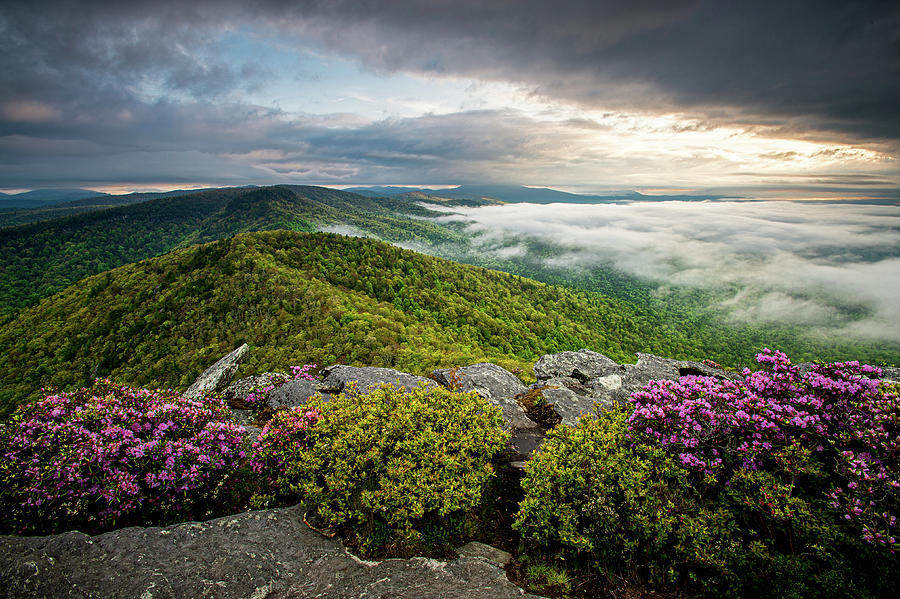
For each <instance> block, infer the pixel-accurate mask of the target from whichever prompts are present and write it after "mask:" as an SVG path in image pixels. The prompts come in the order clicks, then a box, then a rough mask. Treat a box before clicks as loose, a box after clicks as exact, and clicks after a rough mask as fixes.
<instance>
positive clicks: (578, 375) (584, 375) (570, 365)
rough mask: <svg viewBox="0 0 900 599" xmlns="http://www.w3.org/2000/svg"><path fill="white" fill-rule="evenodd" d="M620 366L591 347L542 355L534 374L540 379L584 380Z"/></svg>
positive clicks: (536, 364) (604, 373)
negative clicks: (564, 378) (568, 378)
mask: <svg viewBox="0 0 900 599" xmlns="http://www.w3.org/2000/svg"><path fill="white" fill-rule="evenodd" d="M618 368H619V365H618V364H616V363H615V362H614V361H613V360H611V359H610V358H607V357H606V356H604V355H603V354H598V353H597V352H595V351H591V350H589V349H579V350H578V351H577V352H574V351H564V352H561V353H558V354H547V355H544V356H541V357H540V358H539V359H538V361H537V362H535V364H534V376H535V377H536V378H537V379H538V380H539V381H540V380H547V379H552V378H557V377H562V376H564V377H571V378H574V379H578V380H580V381H582V382H584V381H588V380H590V379H593V378H596V377H598V376H604V375H606V374H609V373H611V372H615V371H616V370H617V369H618Z"/></svg>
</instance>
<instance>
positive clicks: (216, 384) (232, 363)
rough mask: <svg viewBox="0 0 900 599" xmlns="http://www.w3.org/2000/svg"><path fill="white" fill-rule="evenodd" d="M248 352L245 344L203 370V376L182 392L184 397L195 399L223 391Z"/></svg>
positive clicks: (248, 349)
mask: <svg viewBox="0 0 900 599" xmlns="http://www.w3.org/2000/svg"><path fill="white" fill-rule="evenodd" d="M249 351H250V348H249V347H248V346H247V344H246V343H245V344H243V345H241V346H240V347H239V348H237V349H236V350H234V351H233V352H231V353H230V354H228V355H227V356H225V357H223V358H222V359H220V360H219V361H218V362H216V363H215V364H213V365H212V366H210V367H209V368H207V369H206V370H204V371H203V374H201V375H200V376H199V377H197V380H196V381H194V383H193V384H192V385H191V386H190V387H188V390H187V391H185V392H184V396H185V397H188V398H190V399H197V398H198V397H201V396H202V395H203V394H204V393H215V392H216V391H221V390H222V389H224V388H225V387H226V386H227V385H228V383H229V382H231V379H232V378H233V377H234V374H235V373H236V372H237V369H238V366H239V365H240V363H241V362H242V361H243V360H244V358H245V357H246V356H247V352H249Z"/></svg>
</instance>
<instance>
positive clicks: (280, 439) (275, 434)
mask: <svg viewBox="0 0 900 599" xmlns="http://www.w3.org/2000/svg"><path fill="white" fill-rule="evenodd" d="M321 418H322V412H321V411H320V410H318V409H308V408H306V407H304V406H299V407H296V408H291V409H289V410H281V411H279V412H276V413H275V415H274V416H273V417H272V419H271V420H269V422H267V423H266V426H265V427H263V430H262V432H261V433H260V435H259V437H258V438H257V440H256V441H255V442H254V443H253V459H252V460H251V462H250V467H251V468H252V469H253V471H254V472H256V473H257V474H264V475H265V476H266V477H267V480H268V481H269V483H276V482H277V480H278V479H279V478H280V477H282V476H284V474H285V472H286V470H287V468H288V466H289V465H290V464H291V463H292V462H294V461H295V460H296V459H297V453H298V452H299V451H302V450H303V449H305V448H307V447H308V434H309V430H310V429H311V428H312V427H313V426H315V425H316V423H317V422H319V419H321Z"/></svg>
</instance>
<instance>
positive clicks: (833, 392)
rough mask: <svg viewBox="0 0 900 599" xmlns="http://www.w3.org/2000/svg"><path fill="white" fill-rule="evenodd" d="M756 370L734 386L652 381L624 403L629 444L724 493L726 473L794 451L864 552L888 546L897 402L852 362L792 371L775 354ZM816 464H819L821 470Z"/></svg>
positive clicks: (899, 496)
mask: <svg viewBox="0 0 900 599" xmlns="http://www.w3.org/2000/svg"><path fill="white" fill-rule="evenodd" d="M757 361H758V362H759V363H760V364H761V365H762V366H763V368H762V369H761V370H758V371H756V372H751V371H750V370H749V369H745V370H744V372H743V375H744V379H743V380H742V381H738V382H732V381H723V380H719V379H716V378H712V377H697V376H685V377H682V378H681V379H680V380H679V381H651V382H650V384H648V385H647V386H646V387H645V388H644V389H643V390H642V391H638V392H637V393H634V394H633V395H632V396H631V402H632V403H633V404H634V412H633V413H632V415H631V416H630V418H629V421H628V422H629V431H630V434H631V435H632V437H643V438H645V439H646V438H650V439H653V440H655V441H656V442H658V443H660V444H662V445H663V446H665V447H666V448H668V449H669V450H670V451H672V452H674V453H676V455H677V456H678V458H679V460H680V461H681V463H682V464H683V465H684V466H685V467H688V468H691V469H694V470H697V471H699V472H701V473H702V474H704V475H708V476H711V477H713V478H715V479H716V480H720V481H722V482H723V483H726V484H727V480H725V479H727V477H728V475H729V472H730V471H732V469H735V468H744V469H749V470H755V469H758V468H768V467H772V458H773V456H774V455H775V454H776V452H778V451H780V450H782V449H784V448H786V447H788V446H791V445H795V444H799V445H800V446H802V447H805V448H807V449H808V450H810V452H812V453H813V454H814V455H818V456H819V459H820V460H822V461H823V465H825V466H827V468H828V471H829V472H831V473H832V479H833V480H832V488H833V491H832V492H831V495H830V497H831V505H832V507H834V508H838V509H841V510H842V511H843V513H844V518H845V519H846V520H858V522H859V524H860V526H861V527H862V536H863V538H864V539H865V540H866V541H869V542H871V543H877V544H883V545H887V546H888V547H889V548H891V550H893V546H894V544H895V542H896V539H895V537H896V534H895V530H896V525H897V517H896V516H897V514H898V513H900V400H898V396H897V393H896V391H892V390H891V389H889V388H887V387H886V386H884V387H882V386H880V383H879V381H878V380H876V378H874V377H879V376H880V375H881V371H880V370H879V369H878V368H874V367H872V366H868V365H860V364H859V362H838V363H835V364H829V365H817V366H814V367H813V368H812V369H810V370H809V371H808V372H805V373H803V372H801V370H800V369H798V368H797V367H796V366H794V365H792V364H791V361H790V360H789V359H788V357H787V356H786V355H785V354H784V353H782V352H780V351H774V352H773V351H771V350H768V349H766V350H764V351H763V352H762V353H760V354H758V355H757ZM825 460H828V462H827V463H825Z"/></svg>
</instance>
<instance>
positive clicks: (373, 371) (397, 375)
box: [319, 364, 437, 393]
mask: <svg viewBox="0 0 900 599" xmlns="http://www.w3.org/2000/svg"><path fill="white" fill-rule="evenodd" d="M351 382H355V383H356V387H357V389H358V390H359V392H360V393H367V392H368V391H369V390H370V389H371V388H373V387H378V386H380V385H384V384H385V383H387V384H391V385H394V386H395V387H398V388H403V389H405V390H406V391H412V390H413V389H415V388H416V387H418V386H419V385H425V386H426V387H435V386H437V383H435V382H434V381H432V380H431V379H427V378H425V377H423V376H414V375H412V374H409V373H406V372H400V371H399V370H394V369H393V368H375V367H357V366H344V365H342V364H338V365H336V366H329V367H328V368H325V369H324V370H322V382H321V384H320V386H319V389H320V390H321V391H323V392H325V393H340V392H341V391H343V390H344V387H346V386H347V383H351Z"/></svg>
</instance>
